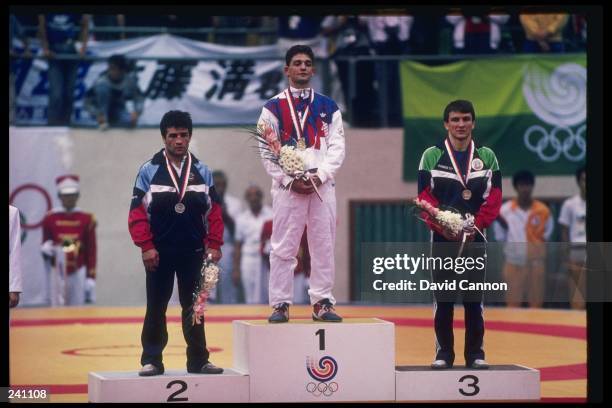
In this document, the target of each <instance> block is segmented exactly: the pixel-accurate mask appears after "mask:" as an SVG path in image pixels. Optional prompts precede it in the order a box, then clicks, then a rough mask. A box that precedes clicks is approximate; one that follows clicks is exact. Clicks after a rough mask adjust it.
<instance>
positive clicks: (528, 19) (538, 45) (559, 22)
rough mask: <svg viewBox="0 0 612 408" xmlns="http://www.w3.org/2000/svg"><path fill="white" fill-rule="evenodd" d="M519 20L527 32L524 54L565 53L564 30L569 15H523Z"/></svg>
mask: <svg viewBox="0 0 612 408" xmlns="http://www.w3.org/2000/svg"><path fill="white" fill-rule="evenodd" d="M519 19H520V21H521V24H522V26H523V30H525V42H524V43H523V51H524V52H530V53H547V52H550V53H561V52H565V45H564V44H563V29H564V28H565V25H566V24H567V22H568V20H569V15H568V14H521V15H520V16H519Z"/></svg>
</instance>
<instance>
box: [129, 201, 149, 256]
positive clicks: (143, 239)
mask: <svg viewBox="0 0 612 408" xmlns="http://www.w3.org/2000/svg"><path fill="white" fill-rule="evenodd" d="M128 229H129V230H130V235H131V236H132V241H134V244H135V245H136V246H138V247H140V249H141V250H142V252H146V251H148V250H149V249H153V248H155V245H154V244H153V233H152V232H151V226H150V225H149V218H148V217H147V210H146V209H145V207H144V205H143V204H140V205H139V206H138V207H136V208H134V209H132V210H130V213H129V215H128Z"/></svg>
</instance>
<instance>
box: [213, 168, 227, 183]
mask: <svg viewBox="0 0 612 408" xmlns="http://www.w3.org/2000/svg"><path fill="white" fill-rule="evenodd" d="M212 176H213V178H220V179H223V180H225V181H227V176H226V175H225V172H224V171H223V170H215V171H213V172H212Z"/></svg>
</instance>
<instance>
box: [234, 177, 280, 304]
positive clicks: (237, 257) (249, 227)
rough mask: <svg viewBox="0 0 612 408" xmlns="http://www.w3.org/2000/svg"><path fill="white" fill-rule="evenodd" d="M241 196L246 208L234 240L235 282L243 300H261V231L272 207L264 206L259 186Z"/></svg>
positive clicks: (258, 301)
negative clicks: (238, 284)
mask: <svg viewBox="0 0 612 408" xmlns="http://www.w3.org/2000/svg"><path fill="white" fill-rule="evenodd" d="M244 197H245V199H246V201H247V203H248V206H249V208H247V209H246V210H245V211H243V212H242V214H240V215H239V216H238V219H237V220H236V238H235V242H234V270H233V279H234V282H235V283H237V282H238V281H241V282H242V288H243V290H244V297H245V301H246V303H249V304H253V303H262V302H263V299H262V298H261V290H262V289H261V231H262V228H263V224H264V222H266V221H267V220H269V219H271V218H272V209H271V208H270V207H269V206H267V205H265V206H264V205H263V191H261V188H259V187H258V186H254V185H252V186H250V187H248V188H247V190H246V192H245V194H244Z"/></svg>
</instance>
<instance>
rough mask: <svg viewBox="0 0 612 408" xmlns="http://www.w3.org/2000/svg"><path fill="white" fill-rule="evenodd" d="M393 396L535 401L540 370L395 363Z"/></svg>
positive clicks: (402, 397)
mask: <svg viewBox="0 0 612 408" xmlns="http://www.w3.org/2000/svg"><path fill="white" fill-rule="evenodd" d="M395 398H396V400H397V401H398V402H399V401H465V400H471V401H477V400H481V401H484V400H487V401H528V400H532V401H538V400H539V399H540V372H539V371H538V370H534V369H533V368H528V367H523V366H520V365H492V366H491V367H490V368H489V369H488V370H475V369H470V368H466V367H462V366H455V367H453V368H451V369H448V370H434V369H431V368H430V367H429V366H398V367H396V369H395Z"/></svg>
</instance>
